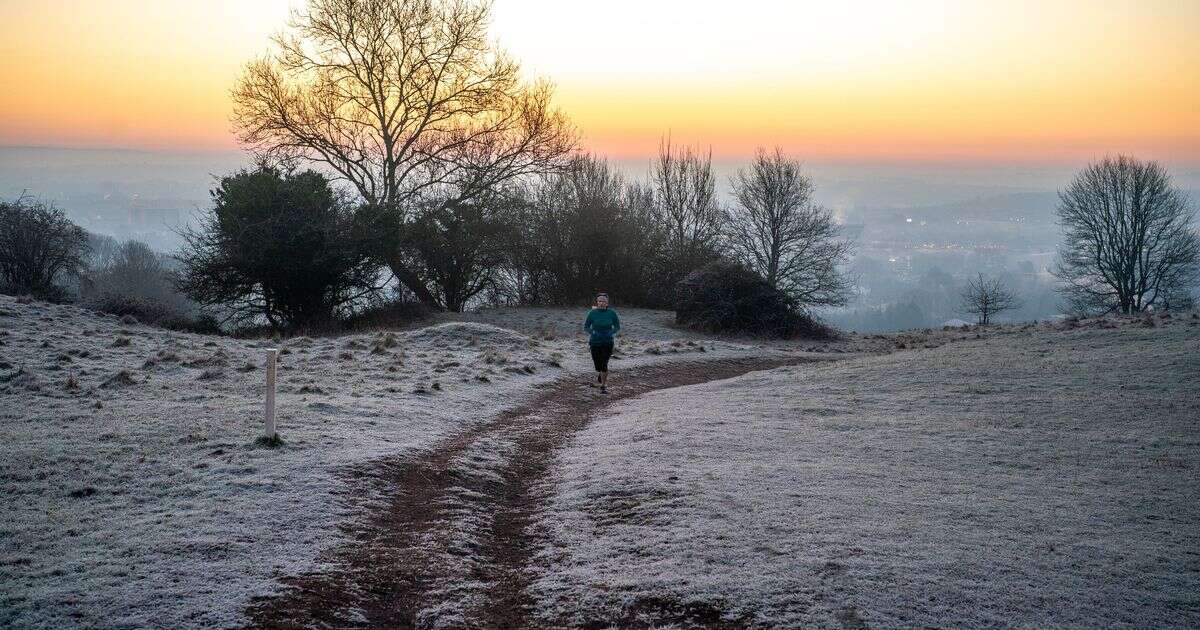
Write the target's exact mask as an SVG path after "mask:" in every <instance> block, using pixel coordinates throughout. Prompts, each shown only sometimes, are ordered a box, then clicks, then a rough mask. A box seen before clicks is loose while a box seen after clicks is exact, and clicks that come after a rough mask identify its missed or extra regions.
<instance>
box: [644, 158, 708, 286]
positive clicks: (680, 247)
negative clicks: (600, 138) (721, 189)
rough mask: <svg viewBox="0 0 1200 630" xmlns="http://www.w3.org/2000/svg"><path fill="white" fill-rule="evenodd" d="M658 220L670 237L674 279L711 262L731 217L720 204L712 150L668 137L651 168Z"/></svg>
mask: <svg viewBox="0 0 1200 630" xmlns="http://www.w3.org/2000/svg"><path fill="white" fill-rule="evenodd" d="M650 179H651V183H652V186H653V188H654V208H655V216H656V217H657V219H658V222H659V224H660V228H661V229H662V231H663V233H664V234H665V235H666V239H667V243H666V247H667V256H668V260H667V261H666V271H667V274H666V275H669V276H672V277H673V280H678V279H680V278H682V276H683V275H686V274H687V273H689V272H690V271H692V270H693V269H696V268H698V267H699V266H701V265H702V264H704V263H707V262H709V261H710V260H711V258H712V254H713V252H714V251H715V250H716V248H717V243H718V240H719V239H720V236H721V231H722V229H723V228H724V225H725V220H726V214H725V212H724V211H723V210H722V209H721V207H720V206H719V205H718V204H717V196H716V185H715V184H716V178H715V176H714V175H713V171H712V152H711V151H710V152H708V153H705V154H701V153H700V152H699V151H696V150H693V149H691V148H679V147H674V146H672V145H671V140H670V138H667V139H664V140H663V141H662V142H661V143H660V144H659V148H658V156H657V157H656V158H655V160H654V163H653V165H652V167H651V173H650ZM675 276H678V277H675Z"/></svg>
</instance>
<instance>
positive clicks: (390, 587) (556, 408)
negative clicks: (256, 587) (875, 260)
mask: <svg viewBox="0 0 1200 630" xmlns="http://www.w3.org/2000/svg"><path fill="white" fill-rule="evenodd" d="M829 360H830V359H823V358H816V357H813V356H811V355H809V356H804V355H797V356H782V355H774V356H769V357H740V358H726V359H714V360H690V361H672V362H664V363H659V364H655V365H647V366H641V367H635V368H628V369H622V370H620V371H618V372H614V379H613V382H614V384H615V385H616V386H615V388H614V389H612V390H611V392H610V393H609V394H607V395H605V394H601V393H599V391H598V390H596V389H594V388H592V387H589V386H588V383H587V382H586V381H585V380H583V379H585V378H586V377H581V376H579V375H575V376H573V377H571V376H568V377H564V378H560V379H558V380H555V381H552V382H550V383H546V384H543V385H541V386H539V387H538V388H537V389H536V390H535V393H534V395H533V396H532V398H531V399H530V400H529V401H527V402H526V403H524V404H522V405H521V406H519V407H517V408H515V409H513V410H510V411H508V412H505V413H503V414H501V415H500V416H498V417H497V418H495V419H494V420H491V421H489V422H487V423H484V424H482V425H479V426H476V427H472V428H471V429H470V430H468V431H466V432H464V433H462V434H459V435H456V436H454V437H451V438H449V439H447V440H445V441H444V442H442V443H440V444H438V445H437V446H435V447H434V448H432V449H431V450H429V451H425V452H423V453H419V454H417V455H410V456H407V457H403V458H402V457H392V458H385V459H381V460H375V461H372V462H368V463H365V464H362V465H359V466H356V467H353V468H350V469H348V470H347V471H346V472H345V473H344V474H345V475H346V478H347V481H348V488H349V489H348V491H347V497H346V500H347V501H348V502H350V503H352V504H356V505H358V506H360V507H361V508H362V509H361V512H360V513H359V514H358V515H357V516H356V517H355V518H353V519H351V520H350V522H348V523H346V524H345V525H343V526H342V531H343V533H344V534H345V538H346V541H345V542H343V543H341V544H340V545H338V546H336V547H334V548H332V549H330V550H329V551H327V552H325V553H323V554H322V555H321V556H320V557H319V558H318V560H319V561H321V563H322V564H323V565H324V567H325V568H324V569H323V570H322V571H319V572H313V573H307V574H302V575H298V576H291V577H286V578H283V579H281V580H280V581H281V582H282V584H283V588H282V589H281V590H280V592H279V593H277V594H275V595H272V596H268V597H261V598H256V599H254V600H252V601H251V602H250V604H249V606H248V608H247V610H246V613H247V616H248V617H249V619H250V624H251V626H252V627H259V628H311V627H359V628H406V627H430V626H443V625H451V626H453V625H466V626H471V627H492V628H522V627H530V626H536V625H538V622H537V621H536V620H535V619H534V618H533V612H534V603H535V602H534V601H533V599H532V597H531V594H530V591H529V587H530V584H531V579H532V576H531V574H530V572H529V571H528V567H529V564H530V561H531V559H532V557H533V555H534V554H535V553H536V552H537V551H538V549H539V546H538V545H539V541H538V540H536V539H534V537H533V536H531V535H530V534H529V532H528V529H529V525H530V524H531V523H532V520H533V518H534V516H535V515H536V514H537V511H538V507H539V505H540V502H541V497H539V496H538V490H537V488H538V485H539V484H540V483H541V482H542V481H544V480H545V479H546V476H547V474H548V473H549V471H550V467H551V465H552V464H553V459H554V456H555V453H556V452H557V451H558V450H559V449H560V448H561V447H563V446H564V445H565V444H566V443H567V442H568V440H570V438H571V436H572V435H573V434H574V433H575V432H577V431H579V430H580V429H582V428H583V427H584V426H585V425H586V424H587V423H588V421H589V420H590V419H591V418H592V417H593V416H594V415H595V414H596V412H598V411H600V410H601V409H603V408H605V407H607V406H609V405H612V404H613V403H615V402H617V401H621V400H626V399H629V398H633V397H636V396H639V395H641V394H644V393H647V392H650V391H655V390H660V389H667V388H671V387H680V386H684V385H694V384H698V383H704V382H709V381H715V380H722V379H726V378H731V377H734V376H739V375H742V374H746V373H748V372H753V371H758V370H766V369H772V368H775V367H780V366H783V365H795V364H801V363H815V362H827V361H829ZM655 608H656V614H655V615H654V616H655V617H659V619H658V621H659V622H660V623H670V622H677V623H678V622H682V623H684V624H685V625H707V624H706V623H705V619H704V618H702V617H697V616H695V615H696V613H695V611H692V610H688V609H682V608H681V609H678V610H676V609H674V608H673V607H671V606H656V607H655ZM614 621H615V620H614Z"/></svg>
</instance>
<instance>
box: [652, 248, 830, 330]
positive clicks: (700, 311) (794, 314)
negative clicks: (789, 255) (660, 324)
mask: <svg viewBox="0 0 1200 630" xmlns="http://www.w3.org/2000/svg"><path fill="white" fill-rule="evenodd" d="M675 293H676V299H675V322H676V323H678V324H680V325H683V326H687V327H689V328H693V329H696V330H700V331H704V332H709V333H720V334H739V335H755V336H768V337H779V338H790V337H798V336H802V337H811V338H822V339H824V338H831V337H834V336H836V332H835V331H834V330H833V329H832V328H829V327H828V326H826V325H824V324H822V323H821V322H819V321H817V320H816V319H815V318H814V317H812V316H811V315H809V314H807V313H804V312H802V311H800V310H799V309H798V308H797V305H796V301H795V299H794V298H792V297H791V296H789V295H788V294H786V293H784V292H783V291H781V290H779V289H776V288H775V287H773V286H771V284H770V283H769V282H767V281H766V280H765V279H764V278H763V277H762V276H760V275H758V274H757V273H754V272H753V271H751V270H750V269H748V268H746V267H744V266H742V265H740V264H737V263H734V262H728V261H718V262H713V263H709V264H708V265H706V266H704V267H701V268H700V269H697V270H696V271H693V272H692V273H690V274H688V275H687V276H686V277H684V279H683V280H681V281H680V282H679V284H678V285H677V286H676V292H675Z"/></svg>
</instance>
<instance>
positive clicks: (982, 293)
mask: <svg viewBox="0 0 1200 630" xmlns="http://www.w3.org/2000/svg"><path fill="white" fill-rule="evenodd" d="M962 305H963V312H965V313H970V314H972V315H974V316H975V317H976V318H977V321H978V322H979V324H980V325H983V326H986V325H988V324H990V323H991V321H992V317H994V316H996V315H997V314H999V313H1003V312H1004V311H1007V310H1011V309H1014V308H1021V301H1020V300H1019V299H1017V296H1016V295H1015V294H1014V293H1013V292H1012V291H1010V290H1009V288H1008V286H1007V285H1005V284H1004V281H1002V280H1000V279H999V278H985V277H984V276H983V274H979V276H978V277H976V278H972V279H970V280H968V281H967V287H966V288H965V289H963V293H962Z"/></svg>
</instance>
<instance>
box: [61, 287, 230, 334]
mask: <svg viewBox="0 0 1200 630" xmlns="http://www.w3.org/2000/svg"><path fill="white" fill-rule="evenodd" d="M83 305H84V306H86V307H87V308H90V309H92V310H94V311H98V312H101V313H109V314H111V315H116V316H118V317H126V316H132V317H135V318H137V321H139V322H141V323H143V324H149V325H151V326H159V327H161V328H167V329H170V330H179V331H185V332H193V333H199V334H204V335H218V334H221V326H220V324H219V323H218V322H217V320H216V319H214V318H213V317H211V316H209V315H199V316H195V317H193V316H190V315H188V314H187V313H184V312H181V311H180V310H178V309H176V308H174V307H172V306H170V305H168V304H166V303H164V302H161V301H158V300H154V299H150V298H144V297H138V296H133V295H125V294H120V293H101V294H97V295H93V296H91V297H89V298H88V299H87V300H86V301H85V302H84V303H83Z"/></svg>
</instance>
